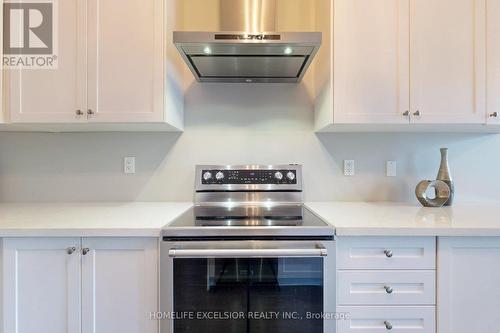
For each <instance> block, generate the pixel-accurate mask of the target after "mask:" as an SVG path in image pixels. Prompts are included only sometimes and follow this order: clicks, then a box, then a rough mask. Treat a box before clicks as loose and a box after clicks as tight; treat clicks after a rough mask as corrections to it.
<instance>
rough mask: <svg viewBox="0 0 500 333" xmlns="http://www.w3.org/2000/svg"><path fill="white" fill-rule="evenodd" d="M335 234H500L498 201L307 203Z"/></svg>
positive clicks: (499, 205)
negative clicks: (442, 205) (427, 205)
mask: <svg viewBox="0 0 500 333" xmlns="http://www.w3.org/2000/svg"><path fill="white" fill-rule="evenodd" d="M306 206H307V207H309V208H310V209H311V210H312V211H313V212H314V213H315V214H316V215H317V216H319V217H320V218H322V219H323V220H325V221H326V222H328V223H330V224H332V225H333V226H334V227H335V233H336V235H338V236H500V203H485V204H472V203H471V204H457V205H454V206H453V207H446V208H423V207H421V206H420V205H418V204H399V203H363V202H309V203H306Z"/></svg>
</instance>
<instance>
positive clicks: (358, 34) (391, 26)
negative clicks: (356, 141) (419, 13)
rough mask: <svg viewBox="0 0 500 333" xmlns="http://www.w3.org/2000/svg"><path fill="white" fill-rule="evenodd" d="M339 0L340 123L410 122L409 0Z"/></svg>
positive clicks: (337, 65) (336, 49)
mask: <svg viewBox="0 0 500 333" xmlns="http://www.w3.org/2000/svg"><path fill="white" fill-rule="evenodd" d="M334 3H335V5H334V6H335V8H334V29H333V30H334V45H335V46H334V70H333V72H334V98H333V101H334V102H333V103H334V104H333V107H334V123H335V124H374V123H386V124H387V123H389V124H407V123H408V122H409V119H410V117H409V113H405V112H406V111H408V110H409V78H408V75H409V59H408V57H409V50H408V43H409V30H408V29H409V25H408V20H409V18H408V15H409V0H383V1H373V0H337V1H335V2H334ZM405 114H408V115H406V116H405Z"/></svg>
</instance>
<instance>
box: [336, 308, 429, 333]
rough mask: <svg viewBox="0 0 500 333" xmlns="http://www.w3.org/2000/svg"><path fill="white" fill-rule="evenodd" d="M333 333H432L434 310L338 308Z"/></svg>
mask: <svg viewBox="0 0 500 333" xmlns="http://www.w3.org/2000/svg"><path fill="white" fill-rule="evenodd" d="M337 312H339V313H345V314H347V319H340V320H338V321H337V333H387V332H391V333H435V332H436V308H435V307H433V306H425V307H424V306H422V307H367V306H365V307H363V306H340V307H337Z"/></svg>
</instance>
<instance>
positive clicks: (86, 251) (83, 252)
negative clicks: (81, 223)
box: [82, 247, 90, 256]
mask: <svg viewBox="0 0 500 333" xmlns="http://www.w3.org/2000/svg"><path fill="white" fill-rule="evenodd" d="M89 252H90V249H89V248H88V247H84V248H83V249H82V254H83V255H84V256H85V255H87V254H88V253H89Z"/></svg>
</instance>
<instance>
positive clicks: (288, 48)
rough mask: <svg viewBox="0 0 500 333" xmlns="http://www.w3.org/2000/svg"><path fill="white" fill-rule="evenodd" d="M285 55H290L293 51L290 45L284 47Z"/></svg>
mask: <svg viewBox="0 0 500 333" xmlns="http://www.w3.org/2000/svg"><path fill="white" fill-rule="evenodd" d="M283 52H284V53H285V54H286V55H290V54H292V53H293V50H292V48H291V47H287V48H285V50H284V51H283Z"/></svg>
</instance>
